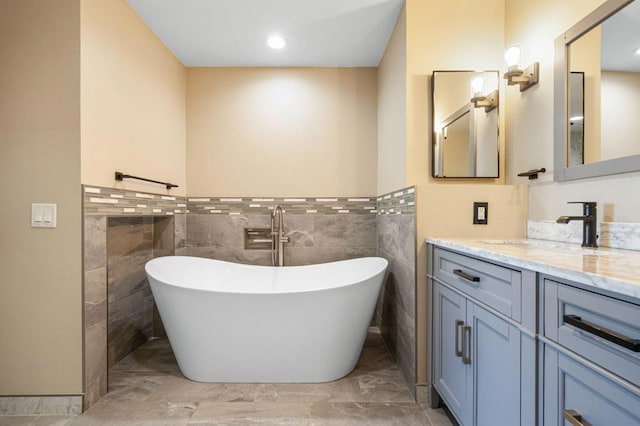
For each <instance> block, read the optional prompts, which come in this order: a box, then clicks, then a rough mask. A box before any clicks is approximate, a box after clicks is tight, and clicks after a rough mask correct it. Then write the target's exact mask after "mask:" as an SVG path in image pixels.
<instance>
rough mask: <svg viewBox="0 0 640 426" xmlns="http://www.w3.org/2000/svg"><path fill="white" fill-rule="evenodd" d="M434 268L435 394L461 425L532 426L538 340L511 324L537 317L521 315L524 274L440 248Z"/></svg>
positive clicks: (525, 313) (436, 249) (433, 377)
mask: <svg viewBox="0 0 640 426" xmlns="http://www.w3.org/2000/svg"><path fill="white" fill-rule="evenodd" d="M432 269H433V271H432V272H433V275H432V276H431V280H430V282H431V286H432V293H431V296H432V309H433V311H432V330H433V352H432V353H433V365H432V384H433V386H434V388H435V389H436V391H437V392H438V395H439V396H440V398H441V399H442V400H443V401H444V403H445V404H446V405H447V407H448V408H449V410H450V411H451V412H452V413H453V415H454V416H455V417H456V419H457V420H458V422H459V423H460V424H461V425H463V426H472V425H477V426H483V425H492V426H501V425H504V426H511V425H535V424H536V415H535V411H536V406H535V403H536V397H535V395H536V384H535V383H536V379H535V369H536V361H535V359H536V357H535V352H536V346H535V338H534V337H533V333H529V334H527V333H524V332H523V329H522V328H523V327H522V324H521V323H519V322H518V321H516V320H514V318H517V319H518V320H520V319H521V318H522V317H523V312H524V316H529V313H530V312H531V313H532V314H533V315H534V317H535V312H534V311H535V309H534V310H530V309H524V310H523V309H522V298H521V291H520V290H521V287H522V271H517V270H512V269H510V268H506V267H504V266H502V265H497V264H493V263H489V262H484V261H482V260H479V259H476V258H472V257H467V256H464V255H461V254H459V253H455V252H451V251H447V250H443V249H440V248H438V247H435V248H434V250H433V267H432ZM533 287H535V279H534V280H533ZM465 290H468V291H465ZM532 291H535V289H533V290H532ZM532 294H534V293H532ZM476 295H477V296H479V297H478V298H476V297H474V296H476ZM480 299H482V300H480ZM492 301H496V303H495V305H492V303H491V302H492ZM533 304H534V305H535V297H534V298H533Z"/></svg>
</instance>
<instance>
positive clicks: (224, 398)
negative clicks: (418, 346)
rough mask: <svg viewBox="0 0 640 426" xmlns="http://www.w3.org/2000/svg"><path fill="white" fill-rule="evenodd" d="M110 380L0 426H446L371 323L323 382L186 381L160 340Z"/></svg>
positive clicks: (132, 356)
mask: <svg viewBox="0 0 640 426" xmlns="http://www.w3.org/2000/svg"><path fill="white" fill-rule="evenodd" d="M109 380H110V382H109V393H108V394H107V395H106V396H105V397H104V398H103V399H102V400H101V401H100V402H99V403H98V404H96V405H95V406H94V407H92V408H91V409H90V410H88V411H87V412H86V413H84V414H82V415H80V416H76V417H68V416H21V417H17V416H0V425H56V426H62V425H65V426H67V425H68V426H71V425H82V426H84V425H154V426H155V425H257V424H259V425H296V426H299V425H300V426H301V425H384V426H390V425H402V426H406V425H427V426H429V425H432V426H444V425H447V426H448V425H451V422H450V421H449V419H448V418H447V416H446V415H445V413H444V412H443V410H442V409H439V410H432V409H429V408H428V407H426V406H423V405H420V404H416V403H415V402H414V401H413V399H412V397H411V394H410V393H409V391H408V389H407V387H406V385H405V383H404V381H403V379H402V377H401V375H400V371H399V370H398V368H397V366H396V364H395V362H394V361H393V358H392V357H391V355H390V354H389V351H388V350H387V348H386V346H385V345H384V342H383V340H382V337H381V336H380V334H379V333H378V332H376V331H374V330H372V331H370V332H369V335H368V337H367V341H366V343H365V347H364V350H363V352H362V355H361V357H360V360H359V362H358V365H357V366H356V368H355V370H354V371H353V372H352V373H351V374H349V375H348V376H346V377H344V378H342V379H340V380H336V381H334V382H329V383H318V384H222V383H198V382H192V381H190V380H187V379H185V378H184V377H183V376H182V374H180V371H179V369H178V366H177V364H176V362H175V358H174V357H173V353H172V351H171V347H170V346H169V344H168V342H167V340H164V339H157V340H151V341H149V342H147V343H146V344H144V345H143V346H141V347H140V348H139V349H137V350H136V351H135V352H133V353H132V354H130V355H129V356H127V357H126V358H125V359H123V360H122V361H121V362H120V363H118V364H117V365H116V366H114V367H113V368H112V369H111V371H110V372H109Z"/></svg>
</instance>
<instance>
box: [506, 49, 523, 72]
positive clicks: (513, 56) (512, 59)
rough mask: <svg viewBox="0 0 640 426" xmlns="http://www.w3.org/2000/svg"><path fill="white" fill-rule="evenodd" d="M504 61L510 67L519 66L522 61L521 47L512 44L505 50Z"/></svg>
mask: <svg viewBox="0 0 640 426" xmlns="http://www.w3.org/2000/svg"><path fill="white" fill-rule="evenodd" d="M504 61H505V62H506V63H507V66H508V67H509V68H513V67H517V66H518V64H519V62H520V47H518V46H511V47H509V48H508V49H507V50H505V51H504Z"/></svg>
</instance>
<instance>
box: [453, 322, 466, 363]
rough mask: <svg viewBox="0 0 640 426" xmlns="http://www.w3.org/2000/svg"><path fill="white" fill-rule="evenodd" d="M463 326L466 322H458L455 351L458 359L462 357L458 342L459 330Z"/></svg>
mask: <svg viewBox="0 0 640 426" xmlns="http://www.w3.org/2000/svg"><path fill="white" fill-rule="evenodd" d="M463 325H464V321H462V320H456V344H455V348H454V349H455V353H456V356H458V357H461V356H462V349H458V342H459V341H460V332H458V330H459V329H460V327H461V326H463Z"/></svg>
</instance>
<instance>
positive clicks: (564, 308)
mask: <svg viewBox="0 0 640 426" xmlns="http://www.w3.org/2000/svg"><path fill="white" fill-rule="evenodd" d="M542 282H543V284H544V286H543V289H544V303H543V305H542V308H543V310H544V336H543V337H541V339H542V341H543V342H544V361H543V365H544V366H543V369H544V392H543V394H544V425H545V426H561V425H569V424H574V425H578V424H585V425H587V424H588V425H592V426H598V425H603V426H609V425H615V426H639V425H640V386H639V384H640V352H636V351H635V350H637V349H638V348H637V344H638V342H639V340H638V339H640V305H637V304H635V303H631V302H629V301H625V300H620V299H618V298H616V297H611V296H609V295H605V294H599V293H596V292H593V291H589V290H586V289H584V288H580V287H578V286H577V285H570V284H571V283H564V282H560V280H557V279H553V278H550V277H543V278H542ZM634 339H635V340H634ZM627 341H628V342H629V343H626V342H627ZM634 342H635V346H636V347H635V348H634V345H633V343H634ZM626 346H631V347H630V348H628V347H626Z"/></svg>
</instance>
